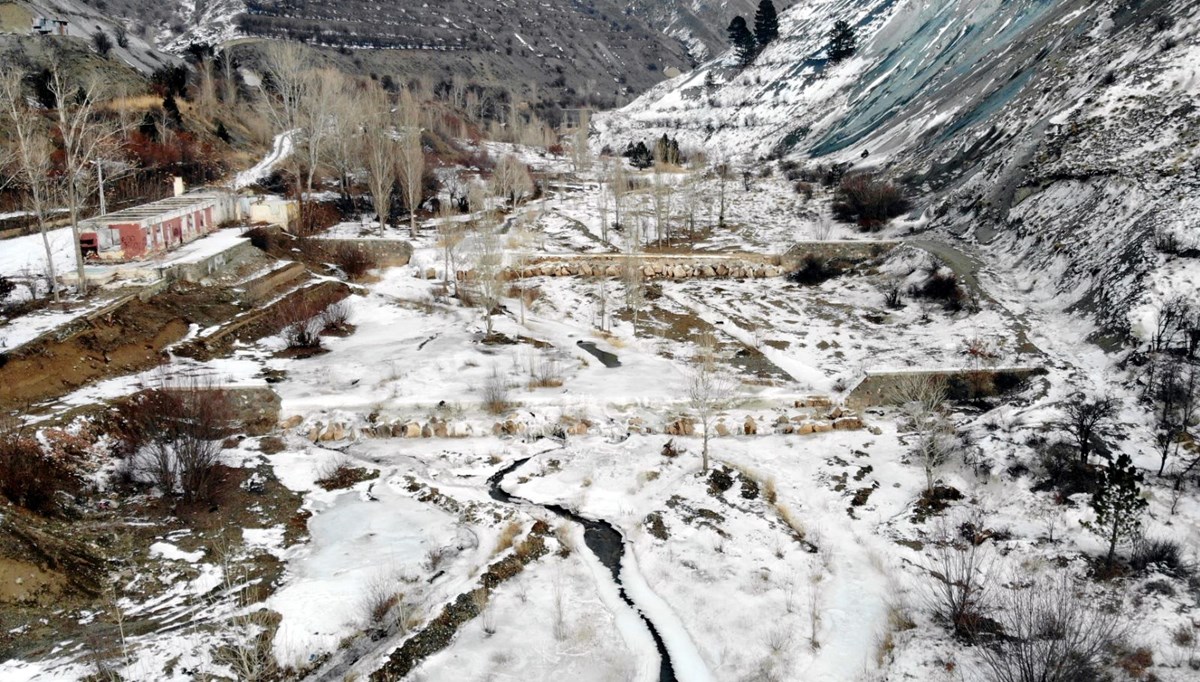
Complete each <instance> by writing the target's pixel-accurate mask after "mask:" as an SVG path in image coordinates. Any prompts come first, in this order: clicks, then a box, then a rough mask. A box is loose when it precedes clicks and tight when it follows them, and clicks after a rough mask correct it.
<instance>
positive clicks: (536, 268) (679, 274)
mask: <svg viewBox="0 0 1200 682" xmlns="http://www.w3.org/2000/svg"><path fill="white" fill-rule="evenodd" d="M627 258H628V257H626V256H589V257H586V258H548V259H544V260H539V261H535V262H532V263H527V264H524V265H522V266H520V267H513V268H507V269H506V270H505V271H504V275H503V277H504V279H506V280H514V279H523V278H528V277H621V276H622V275H623V273H624V271H625V268H626V267H627V260H626V259H627ZM635 258H636V267H637V268H638V270H639V271H640V273H641V275H642V278H643V279H647V280H651V279H676V280H679V279H697V278H705V279H765V278H768V277H779V276H782V275H783V274H784V273H785V272H786V271H785V270H784V269H783V268H782V267H780V265H779V263H778V259H777V258H772V257H770V256H763V257H762V258H759V259H754V258H745V257H741V256H731V257H727V258H724V257H710V258H706V257H663V256H645V255H641V256H636V257H635ZM431 274H433V275H435V276H436V273H433V272H432V268H431V269H430V272H426V273H425V276H426V277H430V275H431ZM430 278H431V277H430ZM474 278H475V273H474V271H465V272H459V273H458V279H460V280H465V281H471V280H473V279H474Z"/></svg>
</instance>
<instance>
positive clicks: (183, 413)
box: [118, 382, 234, 503]
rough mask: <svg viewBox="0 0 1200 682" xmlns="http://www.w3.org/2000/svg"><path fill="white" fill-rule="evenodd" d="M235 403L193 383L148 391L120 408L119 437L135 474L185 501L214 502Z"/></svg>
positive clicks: (206, 387)
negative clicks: (219, 468) (217, 468)
mask: <svg viewBox="0 0 1200 682" xmlns="http://www.w3.org/2000/svg"><path fill="white" fill-rule="evenodd" d="M233 416H234V410H233V404H232V401H231V399H230V397H229V394H228V393H226V392H225V391H223V390H220V389H217V388H213V387H210V386H204V385H201V384H200V383H197V382H193V383H189V384H185V385H183V386H179V387H171V388H161V389H154V390H150V391H146V392H144V393H142V394H140V395H138V396H135V397H134V398H133V399H132V400H131V401H129V402H128V403H127V404H126V405H125V406H123V407H122V408H121V411H120V415H119V418H118V419H119V425H120V427H119V434H120V437H121V439H122V440H124V441H125V449H126V451H128V452H132V453H133V465H134V471H135V472H136V473H137V474H139V475H140V476H141V477H142V478H143V480H149V481H150V482H151V483H153V484H154V485H155V486H157V487H158V488H159V490H161V491H162V492H163V493H164V494H167V495H171V494H176V493H178V494H179V495H180V497H181V498H182V499H183V501H184V502H185V503H191V502H204V501H208V500H210V499H211V497H212V494H213V492H214V488H215V485H216V467H217V464H218V463H219V461H220V456H221V450H222V441H223V440H224V439H225V438H226V437H228V436H229V435H230V434H231V433H232V424H233Z"/></svg>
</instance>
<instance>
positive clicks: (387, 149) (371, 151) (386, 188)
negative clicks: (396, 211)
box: [359, 84, 397, 234]
mask: <svg viewBox="0 0 1200 682" xmlns="http://www.w3.org/2000/svg"><path fill="white" fill-rule="evenodd" d="M359 106H361V107H362V110H363V116H364V119H365V120H364V128H363V134H362V136H361V138H360V145H361V147H360V149H361V154H362V159H363V163H364V165H365V166H366V171H367V191H368V192H370V194H371V204H372V206H374V208H375V215H376V216H377V217H378V218H379V232H380V234H382V233H383V229H384V228H385V227H386V226H387V223H388V216H390V215H391V212H392V190H393V188H394V187H395V186H396V179H397V173H396V167H397V166H396V156H397V153H396V152H397V149H396V148H397V143H396V135H395V120H394V117H393V115H392V107H391V101H390V99H389V98H388V94H387V93H386V92H384V90H383V88H381V87H379V86H377V85H374V84H372V85H370V86H369V87H368V88H367V91H366V93H364V95H363V97H362V98H361V100H360V101H359Z"/></svg>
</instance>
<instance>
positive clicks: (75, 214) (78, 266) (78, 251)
mask: <svg viewBox="0 0 1200 682" xmlns="http://www.w3.org/2000/svg"><path fill="white" fill-rule="evenodd" d="M68 182H72V180H70V179H68ZM67 206H68V208H69V209H70V211H71V241H72V242H74V243H73V244H72V246H73V248H74V249H75V274H76V275H77V276H78V277H79V293H80V294H82V295H83V296H87V293H88V285H87V279H86V277H85V276H84V275H85V273H84V269H83V247H82V246H81V245H80V243H79V234H80V233H79V197H78V195H77V194H76V191H75V189H74V188H73V187H72V188H70V189H69V190H68V192H67Z"/></svg>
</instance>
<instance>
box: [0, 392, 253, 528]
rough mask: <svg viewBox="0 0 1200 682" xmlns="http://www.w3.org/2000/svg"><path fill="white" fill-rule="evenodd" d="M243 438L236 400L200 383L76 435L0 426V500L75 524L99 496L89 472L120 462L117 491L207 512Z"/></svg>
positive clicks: (131, 403)
mask: <svg viewBox="0 0 1200 682" xmlns="http://www.w3.org/2000/svg"><path fill="white" fill-rule="evenodd" d="M238 431H239V423H238V420H237V414H236V410H235V409H234V403H233V400H232V398H231V396H230V394H229V393H228V392H227V391H225V390H223V389H219V388H213V387H209V386H206V385H202V384H200V383H188V384H184V385H180V386H175V387H166V388H157V389H150V390H146V391H143V392H141V393H138V394H135V395H133V396H131V397H129V398H127V399H124V400H122V401H120V402H119V403H118V404H117V405H116V406H114V407H113V408H112V409H111V410H110V411H109V412H108V413H106V414H105V415H104V416H103V417H102V418H101V419H99V420H97V422H96V423H95V426H89V427H84V428H81V429H77V430H70V431H68V430H62V429H42V430H35V429H33V428H31V427H28V426H24V425H21V424H18V423H15V422H12V423H8V424H5V425H3V426H0V496H3V497H4V499H5V500H7V501H8V502H9V503H11V504H13V505H16V506H18V507H21V508H23V509H26V510H28V511H31V512H33V513H35V514H39V515H42V516H47V517H73V516H76V515H78V513H79V510H80V506H79V504H80V501H81V500H82V499H83V498H85V497H86V496H87V495H89V494H91V493H94V492H95V490H94V488H93V485H94V484H93V483H92V482H91V481H90V480H89V479H88V478H87V477H85V476H84V473H83V472H85V471H88V470H90V469H93V468H95V466H96V465H97V464H99V463H100V462H101V461H103V460H104V459H105V458H108V457H115V458H117V460H118V461H119V466H118V467H117V469H116V471H117V474H118V476H117V482H118V483H119V484H122V485H124V486H127V487H128V488H132V489H143V488H148V487H151V486H152V487H154V488H156V489H157V490H159V491H160V492H161V493H162V494H163V496H164V497H165V498H166V499H168V500H170V501H172V502H175V503H177V504H176V507H177V509H185V510H186V509H189V508H198V507H200V506H206V505H209V504H211V503H212V502H214V501H215V499H216V497H217V494H218V492H219V488H220V481H221V475H220V469H221V467H220V459H221V450H222V449H223V447H224V444H225V441H226V439H228V438H229V437H231V436H233V435H235V434H236V433H238ZM101 434H103V435H105V436H107V437H106V438H101V437H100V435H101Z"/></svg>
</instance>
